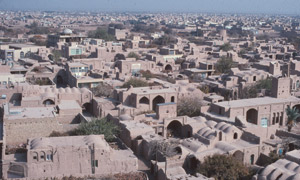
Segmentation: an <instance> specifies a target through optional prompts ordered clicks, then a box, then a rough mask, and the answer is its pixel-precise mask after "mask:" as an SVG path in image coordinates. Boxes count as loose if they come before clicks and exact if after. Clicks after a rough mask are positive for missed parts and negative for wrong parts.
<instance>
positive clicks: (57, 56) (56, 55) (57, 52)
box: [51, 50, 62, 63]
mask: <svg viewBox="0 0 300 180" xmlns="http://www.w3.org/2000/svg"><path fill="white" fill-rule="evenodd" d="M61 56H62V55H61V51H60V50H53V51H52V59H51V60H53V61H54V62H56V63H57V62H59V61H60V58H61Z"/></svg>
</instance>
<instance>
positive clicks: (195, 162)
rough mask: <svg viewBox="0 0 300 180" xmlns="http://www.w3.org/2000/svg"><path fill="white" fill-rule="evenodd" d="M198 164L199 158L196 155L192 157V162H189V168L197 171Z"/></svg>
mask: <svg viewBox="0 0 300 180" xmlns="http://www.w3.org/2000/svg"><path fill="white" fill-rule="evenodd" d="M198 164H199V160H198V159H197V158H196V157H194V156H193V157H191V158H190V163H189V169H190V170H191V171H192V172H194V171H196V169H197V167H198Z"/></svg>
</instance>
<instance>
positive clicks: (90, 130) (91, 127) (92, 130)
mask: <svg viewBox="0 0 300 180" xmlns="http://www.w3.org/2000/svg"><path fill="white" fill-rule="evenodd" d="M119 131H120V129H119V127H118V126H117V125H115V124H114V123H112V122H110V121H107V119H106V118H102V119H99V118H94V119H92V121H90V122H87V123H82V124H80V125H79V126H78V128H77V129H76V130H75V131H74V133H75V135H92V134H95V135H98V134H103V135H104V137H105V140H106V141H108V142H111V141H113V140H114V139H115V136H116V135H117V134H118V133H119Z"/></svg>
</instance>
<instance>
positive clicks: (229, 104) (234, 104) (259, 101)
mask: <svg viewBox="0 0 300 180" xmlns="http://www.w3.org/2000/svg"><path fill="white" fill-rule="evenodd" d="M289 102H300V99H299V98H297V97H294V96H291V97H289V98H286V99H282V98H273V97H260V98H252V99H240V100H235V101H223V102H218V103H215V104H216V105H217V106H221V107H225V108H239V107H249V106H262V105H269V104H281V103H289Z"/></svg>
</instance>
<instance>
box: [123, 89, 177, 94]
mask: <svg viewBox="0 0 300 180" xmlns="http://www.w3.org/2000/svg"><path fill="white" fill-rule="evenodd" d="M120 90H127V89H126V88H122V89H120ZM131 92H132V93H134V94H139V95H143V94H159V93H176V91H175V89H172V88H153V89H152V88H151V87H141V88H133V89H132V90H131Z"/></svg>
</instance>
